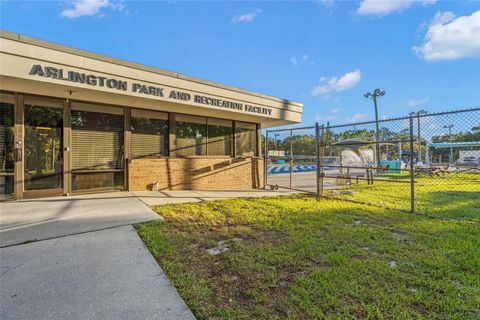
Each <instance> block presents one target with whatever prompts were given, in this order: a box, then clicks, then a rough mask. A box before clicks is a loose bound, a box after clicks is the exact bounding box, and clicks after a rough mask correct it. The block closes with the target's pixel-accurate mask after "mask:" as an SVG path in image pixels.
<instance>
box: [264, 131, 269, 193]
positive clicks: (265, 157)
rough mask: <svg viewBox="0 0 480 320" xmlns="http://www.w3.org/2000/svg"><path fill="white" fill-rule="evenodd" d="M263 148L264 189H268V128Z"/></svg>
mask: <svg viewBox="0 0 480 320" xmlns="http://www.w3.org/2000/svg"><path fill="white" fill-rule="evenodd" d="M263 149H264V151H263V152H264V154H263V189H267V169H268V164H267V161H268V130H267V131H266V132H265V144H264V145H263Z"/></svg>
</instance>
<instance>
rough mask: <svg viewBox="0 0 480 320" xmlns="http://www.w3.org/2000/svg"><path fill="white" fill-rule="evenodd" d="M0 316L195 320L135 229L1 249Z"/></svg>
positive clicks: (35, 319)
mask: <svg viewBox="0 0 480 320" xmlns="http://www.w3.org/2000/svg"><path fill="white" fill-rule="evenodd" d="M0 258H1V259H0V266H1V284H2V290H1V291H2V292H1V297H0V306H1V312H0V318H1V319H2V320H10V319H12V320H13V319H25V320H29V319H32V320H41V319H45V320H46V319H49V320H56V319H59V320H60V319H69V320H76V319H78V320H80V319H82V320H83V319H105V320H109V319H111V320H118V319H139V320H140V319H142V320H143V319H160V320H170V319H171V320H173V319H176V320H177V319H178V320H189V319H195V317H194V316H193V314H192V313H191V312H190V310H189V309H188V307H187V305H186V304H185V302H184V301H183V300H182V298H180V296H179V295H178V293H177V292H176V290H175V289H174V288H173V286H172V285H171V284H170V282H169V281H168V279H167V278H166V276H165V274H164V273H163V271H162V269H161V268H160V267H159V265H158V264H157V262H156V261H155V259H154V258H153V257H152V255H151V254H150V252H149V251H148V249H147V248H146V247H145V246H144V244H143V242H142V240H141V239H140V238H139V236H138V235H137V233H136V232H135V230H134V229H133V227H132V226H126V227H118V228H113V229H108V230H102V231H96V232H89V233H85V234H79V235H73V236H67V237H62V238H57V239H51V240H45V241H39V242H35V243H29V244H24V245H18V246H13V247H9V248H2V249H0Z"/></svg>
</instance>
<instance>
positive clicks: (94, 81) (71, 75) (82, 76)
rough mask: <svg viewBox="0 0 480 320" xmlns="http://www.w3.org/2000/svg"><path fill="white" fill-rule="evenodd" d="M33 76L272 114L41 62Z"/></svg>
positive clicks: (261, 109)
mask: <svg viewBox="0 0 480 320" xmlns="http://www.w3.org/2000/svg"><path fill="white" fill-rule="evenodd" d="M29 74H30V75H32V76H40V77H44V78H52V79H58V80H64V81H70V82H75V83H81V84H87V85H90V86H95V87H104V88H109V89H113V90H119V91H130V92H134V93H139V94H144V95H148V96H154V97H163V98H167V99H171V100H180V101H193V102H194V103H196V104H204V105H209V106H214V107H218V108H225V109H233V110H237V111H244V112H247V113H256V114H263V115H269V116H270V115H271V114H272V109H271V108H265V107H260V106H255V105H250V104H244V103H240V102H234V101H230V100H223V99H219V98H215V97H211V96H204V95H197V94H196V95H193V96H192V95H191V94H189V93H187V92H183V91H177V90H171V91H170V92H166V90H165V88H163V87H157V86H148V85H145V84H141V83H137V82H132V83H131V84H130V85H129V83H128V82H127V81H124V80H119V79H115V78H107V77H100V76H96V75H93V74H86V73H80V72H76V71H67V72H64V70H63V69H58V68H54V67H42V66H41V65H39V64H35V65H33V66H32V69H31V70H30V72H29Z"/></svg>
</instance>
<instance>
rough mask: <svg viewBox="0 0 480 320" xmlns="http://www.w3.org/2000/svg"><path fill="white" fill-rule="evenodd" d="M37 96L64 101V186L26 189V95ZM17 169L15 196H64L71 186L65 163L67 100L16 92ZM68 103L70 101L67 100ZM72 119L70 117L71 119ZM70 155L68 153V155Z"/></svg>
mask: <svg viewBox="0 0 480 320" xmlns="http://www.w3.org/2000/svg"><path fill="white" fill-rule="evenodd" d="M26 96H29V97H35V98H41V99H47V100H53V101H56V102H60V103H62V106H63V118H64V119H63V127H62V134H63V137H62V149H63V159H62V161H63V188H58V189H44V190H25V103H24V102H25V97H26ZM15 97H16V98H15V129H14V130H15V131H14V137H15V156H16V158H15V170H14V190H15V192H14V198H15V199H16V200H20V199H34V198H43V197H54V196H62V195H65V194H66V189H65V187H67V188H68V187H69V186H70V183H69V182H66V179H65V172H66V171H69V170H67V167H66V163H65V156H66V155H65V149H66V148H65V115H66V113H67V112H69V109H68V108H67V109H65V104H66V100H65V99H62V98H55V97H45V96H39V95H34V94H22V93H15ZM67 104H68V102H67ZM69 120H70V119H68V121H69ZM67 157H68V155H67Z"/></svg>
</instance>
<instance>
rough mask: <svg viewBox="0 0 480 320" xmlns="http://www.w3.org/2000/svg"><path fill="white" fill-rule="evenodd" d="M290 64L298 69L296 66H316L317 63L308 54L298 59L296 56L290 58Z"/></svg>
mask: <svg viewBox="0 0 480 320" xmlns="http://www.w3.org/2000/svg"><path fill="white" fill-rule="evenodd" d="M290 63H291V64H292V65H293V66H294V67H296V66H298V65H300V64H307V63H308V64H312V65H314V64H315V63H314V62H313V61H312V59H311V58H310V57H309V56H308V55H306V54H304V55H301V56H298V57H295V56H293V57H290Z"/></svg>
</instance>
